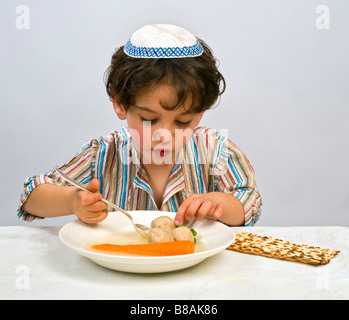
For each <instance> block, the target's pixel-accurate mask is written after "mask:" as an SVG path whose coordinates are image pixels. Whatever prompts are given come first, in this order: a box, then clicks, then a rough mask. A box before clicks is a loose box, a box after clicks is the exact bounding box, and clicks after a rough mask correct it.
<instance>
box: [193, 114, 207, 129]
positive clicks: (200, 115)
mask: <svg viewBox="0 0 349 320" xmlns="http://www.w3.org/2000/svg"><path fill="white" fill-rule="evenodd" d="M204 113H205V112H204V111H203V112H200V113H199V119H198V122H197V124H196V125H195V126H196V127H197V126H198V125H199V124H200V121H201V119H202V117H203V115H204Z"/></svg>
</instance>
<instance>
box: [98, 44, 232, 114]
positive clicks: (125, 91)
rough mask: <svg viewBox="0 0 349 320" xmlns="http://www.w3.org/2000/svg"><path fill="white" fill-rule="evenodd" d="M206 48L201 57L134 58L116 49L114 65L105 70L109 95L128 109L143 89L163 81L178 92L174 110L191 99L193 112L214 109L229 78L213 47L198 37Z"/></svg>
mask: <svg viewBox="0 0 349 320" xmlns="http://www.w3.org/2000/svg"><path fill="white" fill-rule="evenodd" d="M198 40H199V41H200V43H201V45H202V47H203V48H204V52H203V53H202V55H201V56H198V57H190V58H170V59H168V58H155V59H154V58H149V59H147V58H133V57H129V56H128V55H126V54H125V53H124V47H123V46H122V47H120V48H119V49H117V50H116V52H115V53H114V55H113V56H112V59H111V64H110V67H109V68H108V69H107V70H106V72H105V85H106V89H107V93H108V95H109V98H110V99H111V100H112V101H113V100H115V101H116V102H117V103H119V104H122V105H123V107H124V108H125V110H127V109H128V108H129V107H130V106H132V105H134V103H135V98H136V96H137V94H139V93H140V91H141V90H144V89H148V88H149V89H150V88H152V87H156V86H158V85H161V84H169V85H171V86H173V88H174V90H175V92H176V94H177V103H176V105H174V106H163V107H164V108H165V109H167V110H174V109H177V108H179V107H181V106H182V105H183V103H185V102H186V101H187V98H190V99H191V106H190V110H189V111H190V112H193V113H200V112H202V111H206V110H208V109H210V108H211V107H212V106H213V105H214V103H215V102H216V101H217V99H218V97H219V96H220V95H221V94H222V93H223V92H224V90H225V80H224V78H223V76H222V74H221V73H220V72H219V71H218V69H217V66H216V59H215V58H214V57H213V55H212V51H211V49H210V48H209V47H208V46H207V45H206V44H205V43H204V41H202V40H200V39H198Z"/></svg>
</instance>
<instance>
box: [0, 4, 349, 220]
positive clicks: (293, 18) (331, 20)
mask: <svg viewBox="0 0 349 320" xmlns="http://www.w3.org/2000/svg"><path fill="white" fill-rule="evenodd" d="M21 5H24V6H26V7H25V8H27V9H28V10H29V12H28V15H26V16H25V15H23V14H24V11H23V10H22V9H21V8H22V7H20V6H21ZM321 5H324V6H325V9H324V7H319V6H321ZM26 12H27V11H26ZM348 15H349V2H348V1H346V0H341V1H340V0H336V1H330V0H323V1H315V0H307V1H304V0H274V1H272V0H264V1H261V0H239V1H236V0H216V1H210V0H176V1H166V0H147V1H144V0H131V1H121V0H101V1H91V0H69V1H68V0H50V1H48V0H32V1H29V0H18V1H15V0H2V1H1V4H0V40H1V49H0V66H1V73H0V105H1V116H0V134H1V139H0V146H1V157H0V161H1V163H0V164H1V173H0V175H1V176H0V177H1V193H0V195H1V211H0V214H1V220H0V224H1V225H26V226H29V225H31V226H38V225H63V224H65V223H66V222H68V221H71V220H73V219H75V217H74V216H68V217H63V218H52V219H45V220H41V221H34V222H32V223H30V224H29V223H28V222H23V221H20V220H19V219H18V218H17V217H16V211H17V206H18V203H19V197H20V193H21V191H22V187H23V182H24V180H25V179H26V178H27V177H28V176H30V175H33V174H36V173H43V172H46V171H48V170H49V169H50V168H52V167H53V166H55V165H58V164H61V163H62V162H64V161H66V160H67V159H69V158H70V157H71V156H72V155H73V154H74V153H75V152H77V151H78V150H79V149H80V147H81V146H82V145H83V144H84V142H85V141H87V140H88V139H90V138H92V137H98V136H101V135H106V134H109V133H110V132H112V131H113V130H115V129H118V128H121V127H122V126H125V125H126V123H124V122H122V121H120V120H118V119H117V118H116V116H115V114H114V111H113V108H112V104H111V103H110V101H109V100H108V97H107V95H106V92H105V87H104V84H103V74H104V71H105V69H106V68H107V67H108V64H109V61H110V58H111V55H112V54H113V52H114V50H115V48H117V47H119V46H121V45H124V44H125V43H126V42H127V40H128V38H129V37H130V35H131V34H132V33H133V32H134V31H135V30H137V29H138V28H140V27H141V26H143V25H145V24H149V23H170V24H176V25H179V26H182V27H184V28H187V29H188V30H190V31H191V32H192V33H194V34H195V35H196V36H198V37H200V38H202V39H204V40H205V41H206V42H207V43H208V44H209V46H210V47H211V48H212V49H213V51H214V54H215V56H216V57H217V59H218V60H219V62H220V70H221V72H222V73H223V75H224V76H225V79H226V81H227V90H226V92H225V94H224V95H223V96H222V98H221V101H220V103H219V105H218V106H217V107H216V108H215V109H213V110H211V111H208V112H207V113H206V114H205V116H204V118H203V120H202V123H201V124H202V125H204V126H208V127H212V128H216V129H224V130H227V131H228V133H229V138H230V139H231V140H232V141H233V142H234V143H235V144H236V145H237V146H238V147H240V148H241V149H242V150H243V151H244V152H245V153H246V154H247V157H248V158H249V160H250V162H251V164H252V165H253V167H254V169H255V172H256V181H257V184H258V187H259V189H260V192H261V194H262V197H263V203H264V204H263V212H262V216H261V218H260V221H259V222H258V225H266V226H267V225H268V226H296V225H297V226H299V225H344V226H349V210H348V207H349V196H348V190H349V169H348V168H349V167H348V162H349V148H348V138H349V126H348V120H349V93H348V84H349V76H348V75H349V68H348V66H349V63H348V60H349V59H348V57H349V46H348V36H349V26H348V24H349V22H348V21H349V20H348ZM28 19H29V20H28Z"/></svg>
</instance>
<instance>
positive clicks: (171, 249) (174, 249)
mask: <svg viewBox="0 0 349 320" xmlns="http://www.w3.org/2000/svg"><path fill="white" fill-rule="evenodd" d="M91 247H92V248H93V249H95V250H100V251H109V252H115V253H118V252H119V253H123V254H125V253H126V254H135V255H145V256H175V255H181V254H188V253H193V252H194V250H195V246H194V243H193V242H192V241H189V240H183V241H170V242H159V243H150V244H129V245H118V244H110V243H102V244H95V245H92V246H91Z"/></svg>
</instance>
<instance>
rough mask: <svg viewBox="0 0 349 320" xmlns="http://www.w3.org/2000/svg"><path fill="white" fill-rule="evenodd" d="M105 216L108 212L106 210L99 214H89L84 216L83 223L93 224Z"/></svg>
mask: <svg viewBox="0 0 349 320" xmlns="http://www.w3.org/2000/svg"><path fill="white" fill-rule="evenodd" d="M107 216H108V212H107V211H106V210H103V211H99V212H94V213H90V214H89V215H85V217H84V220H83V221H84V222H85V223H90V224H94V223H98V222H101V221H103V220H104V219H105V218H106V217H107Z"/></svg>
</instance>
